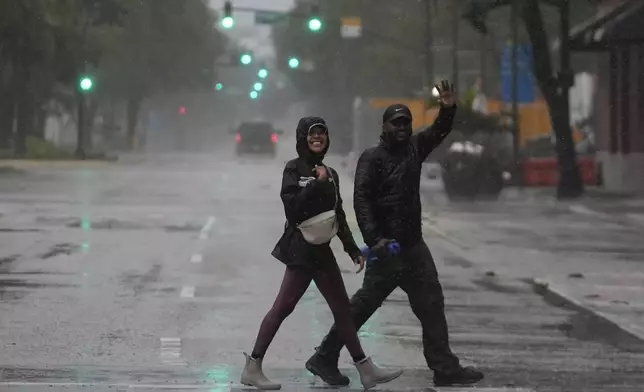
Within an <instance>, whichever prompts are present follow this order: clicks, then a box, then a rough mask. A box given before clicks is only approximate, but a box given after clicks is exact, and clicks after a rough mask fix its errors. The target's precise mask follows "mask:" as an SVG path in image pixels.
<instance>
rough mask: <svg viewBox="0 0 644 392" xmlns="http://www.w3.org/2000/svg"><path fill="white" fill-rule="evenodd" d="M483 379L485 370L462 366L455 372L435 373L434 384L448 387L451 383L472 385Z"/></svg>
mask: <svg viewBox="0 0 644 392" xmlns="http://www.w3.org/2000/svg"><path fill="white" fill-rule="evenodd" d="M482 379H483V372H481V371H480V370H478V369H476V368H473V367H472V366H466V367H461V368H460V369H458V370H456V371H455V372H450V373H434V385H435V386H437V387H448V386H451V385H471V384H475V383H477V382H479V381H481V380H482Z"/></svg>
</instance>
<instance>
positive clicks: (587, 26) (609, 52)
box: [570, 0, 644, 194]
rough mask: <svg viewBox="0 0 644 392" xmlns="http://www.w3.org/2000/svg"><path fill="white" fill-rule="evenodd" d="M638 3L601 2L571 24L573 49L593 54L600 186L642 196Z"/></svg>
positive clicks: (643, 74)
mask: <svg viewBox="0 0 644 392" xmlns="http://www.w3.org/2000/svg"><path fill="white" fill-rule="evenodd" d="M642 26H644V1H642V0H627V1H615V0H612V1H605V2H604V3H603V4H602V6H601V7H600V8H599V12H598V15H597V16H596V17H594V18H592V19H591V20H589V21H587V22H585V23H583V24H582V25H580V26H577V27H575V28H574V29H573V30H572V31H571V35H570V39H571V45H572V50H573V51H579V52H596V53H597V56H598V57H599V58H598V62H597V64H598V67H597V78H596V80H597V86H596V88H595V97H594V107H595V126H594V129H595V136H596V141H597V148H598V151H597V162H598V163H599V165H600V167H601V172H600V173H601V178H602V180H603V186H604V187H605V188H606V189H608V190H611V191H616V192H625V193H639V194H644V28H642Z"/></svg>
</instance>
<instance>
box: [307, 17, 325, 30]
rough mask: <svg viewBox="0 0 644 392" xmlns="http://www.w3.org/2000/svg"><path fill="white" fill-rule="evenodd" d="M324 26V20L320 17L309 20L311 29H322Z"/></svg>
mask: <svg viewBox="0 0 644 392" xmlns="http://www.w3.org/2000/svg"><path fill="white" fill-rule="evenodd" d="M321 28H322V21H321V20H320V19H318V18H311V19H310V20H309V30H311V31H320V29H321Z"/></svg>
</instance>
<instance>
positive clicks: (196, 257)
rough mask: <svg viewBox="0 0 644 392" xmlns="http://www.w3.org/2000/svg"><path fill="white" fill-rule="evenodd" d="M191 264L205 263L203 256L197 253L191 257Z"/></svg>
mask: <svg viewBox="0 0 644 392" xmlns="http://www.w3.org/2000/svg"><path fill="white" fill-rule="evenodd" d="M190 262H191V263H193V264H199V263H201V262H203V256H202V255H201V254H200V253H195V254H193V255H192V256H190Z"/></svg>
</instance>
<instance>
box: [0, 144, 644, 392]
mask: <svg viewBox="0 0 644 392" xmlns="http://www.w3.org/2000/svg"><path fill="white" fill-rule="evenodd" d="M286 143H287V144H286V145H283V146H281V148H282V151H280V154H279V158H278V159H275V160H271V159H268V158H254V157H253V158H241V159H240V158H236V157H234V156H233V154H232V148H228V147H226V146H224V147H222V148H221V150H220V151H216V152H213V153H211V154H196V155H194V154H193V155H191V154H188V153H182V154H165V155H158V156H138V157H137V156H129V157H125V158H124V159H123V160H122V161H120V162H118V163H114V164H112V163H95V164H94V163H70V164H55V165H49V166H46V165H43V164H34V165H28V164H24V165H23V166H22V167H21V168H19V169H16V170H0V342H2V345H0V347H1V349H0V390H2V391H4V390H17V391H45V390H47V391H76V390H91V391H102V390H111V391H117V390H118V391H121V390H123V391H125V390H131V389H138V390H159V389H163V390H181V389H192V390H203V391H211V392H215V391H216V392H224V391H226V392H227V391H240V390H245V388H242V386H240V385H239V376H240V373H241V369H242V367H243V364H244V362H243V360H244V357H243V355H242V351H250V350H251V348H252V347H251V345H252V343H253V340H254V338H255V334H256V332H257V329H258V327H259V323H260V321H261V319H262V317H263V316H264V313H265V312H266V311H267V310H268V308H269V307H270V305H271V304H272V301H273V300H274V296H275V294H276V292H277V290H278V285H279V282H280V279H281V276H282V273H283V267H282V265H281V264H280V263H279V262H277V261H276V260H274V259H272V257H271V256H270V251H271V250H272V247H273V245H274V244H275V242H276V241H277V239H278V238H279V236H280V234H281V231H282V229H283V225H284V216H283V208H282V205H281V202H280V200H279V188H280V178H281V173H282V169H283V164H284V161H285V160H286V159H288V158H290V157H291V156H292V155H294V148H292V149H291V146H292V145H294V143H291V144H290V145H289V144H288V143H289V142H288V141H287V142H286ZM0 166H2V162H1V161H0ZM338 170H339V171H341V169H340V168H339V167H338ZM341 187H342V193H343V197H344V198H345V204H346V207H347V210H348V214H349V215H350V217H351V219H350V220H351V224H352V225H353V226H354V228H355V218H354V217H353V211H352V208H351V204H352V197H351V194H352V184H351V182H350V178H349V177H348V176H344V177H343V178H342V179H341ZM427 202H428V203H427V206H428V207H427V208H426V228H427V231H426V234H427V238H428V242H429V244H430V247H431V249H432V251H433V253H434V256H435V257H436V259H437V264H438V267H439V271H440V273H441V276H442V283H443V286H444V289H445V296H446V303H447V314H448V320H449V323H450V328H451V333H452V341H453V349H454V351H456V352H457V353H458V354H459V355H460V356H461V357H462V358H463V361H464V362H466V363H473V364H476V365H477V366H479V367H481V368H482V369H483V371H484V372H485V373H486V379H485V380H484V381H483V382H482V383H481V384H480V386H481V388H479V389H476V390H477V391H486V392H492V391H501V390H505V391H508V392H511V391H573V392H574V391H578V392H582V391H583V392H593V391H595V392H600V391H602V392H603V391H615V392H616V391H620V392H621V391H624V392H625V391H633V392H635V391H641V390H642V385H644V354H639V353H628V352H626V351H623V350H620V349H618V348H616V347H614V346H613V345H612V343H611V342H610V341H609V340H610V339H599V338H597V333H596V331H595V332H593V325H589V324H587V323H585V321H584V320H583V319H581V318H580V317H578V316H577V314H576V313H574V312H572V311H570V310H566V309H562V308H559V307H555V306H553V305H550V304H548V303H546V301H544V299H543V298H542V297H541V296H539V295H538V294H536V293H534V292H533V290H532V286H531V285H529V284H527V283H525V282H524V281H523V280H521V279H522V278H528V277H533V276H537V275H540V274H542V272H543V270H544V268H545V269H546V270H547V269H548V268H550V267H548V266H550V265H551V264H552V265H555V264H563V263H566V262H567V259H566V257H562V258H561V259H560V260H558V261H552V260H550V261H547V260H545V259H544V258H543V257H541V256H543V254H540V255H541V256H540V257H541V259H540V257H536V256H535V258H534V259H532V260H530V262H528V259H527V258H526V256H525V255H526V254H530V252H528V249H529V248H533V247H536V248H538V247H542V248H543V250H544V251H547V252H550V253H552V254H556V253H557V252H561V254H566V255H568V253H565V252H569V251H570V246H571V245H570V244H571V243H572V242H571V241H573V240H575V241H576V243H579V244H581V243H585V244H586V245H584V246H587V247H588V252H586V253H588V254H589V255H590V254H592V253H593V252H594V250H593V249H595V248H597V247H599V246H600V245H601V243H600V242H601V241H600V239H599V238H596V237H588V236H590V234H589V233H593V235H598V233H599V231H598V229H597V228H598V227H600V225H599V224H598V223H596V219H597V217H595V216H591V215H584V214H576V213H575V212H574V211H570V210H567V211H562V210H561V207H552V206H548V205H545V204H544V205H536V206H526V205H521V204H520V203H519V204H512V203H505V202H499V203H492V204H486V205H476V206H462V207H458V206H454V205H451V206H449V205H447V204H446V203H442V202H439V200H433V199H431V198H430V199H428V200H427ZM618 218H619V217H618ZM618 218H614V219H618ZM553 219H558V220H560V221H561V222H562V229H561V230H562V232H565V233H557V236H556V237H555V236H553V233H549V232H547V230H549V229H548V228H549V227H552V225H550V226H548V225H549V224H550V222H549V221H552V220H553ZM618 220H619V219H618ZM504 225H505V226H504ZM603 225H604V226H605V227H606V229H607V230H608V231H605V232H606V233H612V234H607V236H606V237H605V238H604V239H605V240H606V241H614V242H615V244H621V245H619V246H631V249H635V248H634V247H633V246H634V245H633V244H636V242H637V240H636V238H640V240H639V241H640V242H641V238H644V236H640V237H637V235H638V233H639V234H641V232H639V231H638V229H637V226H633V225H631V223H624V222H621V221H616V222H613V221H610V222H605V223H603ZM565 228H568V229H565ZM573 229H575V230H577V231H575V230H573ZM582 230H586V231H585V233H586V234H587V236H586V237H584V238H585V239H583V241H582V238H581V236H582V234H581V233H582ZM356 233H357V232H356ZM499 233H501V234H499ZM503 233H505V234H504V235H502V234H503ZM357 235H358V238H359V234H357ZM564 235H567V236H568V237H565V238H566V241H567V242H565V243H562V242H559V241H561V238H564V237H562V236H564ZM591 243H594V245H592V246H591V245H590V244H591ZM339 245H340V244H339V243H334V246H335V247H336V248H337V250H338V253H337V255H338V256H339V257H338V260H339V261H340V263H341V267H342V268H343V270H345V274H344V277H345V280H346V282H347V285H348V290H349V292H350V294H352V293H353V292H354V291H355V290H356V289H357V287H359V285H360V283H361V279H362V275H355V274H354V273H353V272H352V270H353V266H352V265H351V262H350V261H349V259H348V257H346V256H345V255H344V254H342V253H340V250H341V247H340V246H339ZM579 246H582V245H579ZM615 246H618V245H615ZM593 247H594V248H593ZM633 252H634V250H633ZM638 252H639V251H638ZM595 254H596V252H595ZM637 255H638V256H637V257H640V256H639V255H644V249H643V250H641V253H637ZM569 257H570V258H573V257H572V256H569ZM512 258H514V260H512ZM575 258H576V259H580V258H582V257H581V256H579V257H577V256H575ZM588 258H589V259H590V258H591V257H590V256H588ZM639 260H640V261H643V262H644V259H642V258H641V257H640V258H639ZM591 261H592V260H591ZM592 262H593V263H595V262H597V261H592ZM531 263H532V264H539V263H542V265H541V267H539V265H533V266H532V267H531V266H530V264H531ZM629 265H631V266H634V265H635V264H634V263H633V262H631V263H630V264H629ZM641 265H644V264H637V266H636V267H632V268H633V269H634V270H635V269H639V270H640V271H641ZM544 266H547V267H544ZM524 267H525V268H524ZM553 268H554V267H553ZM562 268H563V267H562ZM486 271H494V274H492V273H489V274H487V275H486V274H485V272H486ZM521 271H524V272H525V274H523V273H522V272H521ZM331 322H332V316H331V314H330V311H328V310H327V306H326V304H325V303H324V300H323V299H322V297H321V296H320V295H319V293H318V292H317V289H316V288H315V286H314V285H312V286H311V288H310V289H309V292H308V293H307V294H306V295H305V297H304V298H303V300H302V302H301V303H300V305H299V307H298V308H297V309H296V311H295V313H294V314H293V315H292V316H291V317H290V318H289V319H287V321H286V322H285V323H284V325H283V327H282V329H281V330H280V332H279V334H278V336H277V338H276V340H275V342H274V344H273V346H271V348H270V350H269V352H268V354H267V357H266V362H265V363H266V364H265V368H266V373H267V374H268V375H269V377H272V378H274V379H275V380H278V381H280V382H282V383H283V384H284V388H283V390H285V391H303V390H308V389H310V388H317V389H319V388H320V387H321V386H323V384H322V383H321V382H320V381H319V380H315V379H314V377H313V376H312V375H310V374H309V373H308V372H307V371H306V370H305V369H304V362H305V361H306V359H307V358H308V357H309V356H310V355H311V354H312V352H313V348H314V346H316V345H317V344H318V343H319V341H320V339H321V338H322V337H323V336H324V334H325V333H326V331H327V329H328V327H329V326H330V324H331ZM361 336H362V339H363V342H364V344H365V348H366V352H367V354H368V355H372V356H373V357H374V360H375V361H376V362H378V363H379V364H381V365H384V366H391V367H403V368H404V369H405V373H404V375H403V376H402V377H401V378H400V379H398V380H396V381H395V382H392V383H390V384H387V385H385V386H383V387H382V388H380V390H390V391H425V390H426V391H431V390H433V389H432V388H431V385H432V384H431V372H430V371H429V370H427V369H426V366H425V364H424V359H423V356H422V352H421V345H420V340H421V337H420V327H419V323H418V322H417V320H416V319H415V318H414V316H413V314H412V312H411V310H410V308H409V306H408V303H407V300H406V297H405V296H404V294H403V293H402V292H398V291H396V292H394V294H393V295H392V296H391V297H390V299H389V301H387V302H386V303H385V305H384V306H383V307H382V308H380V309H379V310H378V312H377V313H376V315H375V316H374V317H373V318H372V319H371V320H370V321H369V323H368V324H367V325H365V327H364V328H363V329H362V330H361ZM342 355H343V356H342V358H341V367H343V368H345V369H346V370H347V372H348V374H349V375H350V376H351V378H352V380H353V382H352V384H351V387H350V388H348V389H344V390H355V391H358V390H361V388H360V385H359V381H358V378H357V372H356V371H355V370H354V369H352V366H351V364H350V358H349V356H348V354H347V353H346V352H343V354H342ZM504 387H505V388H508V389H502V388H504ZM440 390H441V391H457V390H461V389H458V388H451V389H450V388H440Z"/></svg>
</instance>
